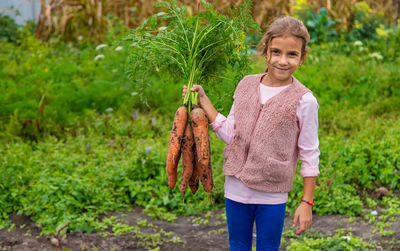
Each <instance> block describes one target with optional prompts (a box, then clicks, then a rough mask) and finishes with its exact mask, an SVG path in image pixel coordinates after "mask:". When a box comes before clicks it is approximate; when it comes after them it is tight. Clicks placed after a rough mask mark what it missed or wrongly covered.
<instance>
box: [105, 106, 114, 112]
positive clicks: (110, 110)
mask: <svg viewBox="0 0 400 251" xmlns="http://www.w3.org/2000/svg"><path fill="white" fill-rule="evenodd" d="M112 111H114V109H112V108H111V107H110V108H107V109H106V112H112Z"/></svg>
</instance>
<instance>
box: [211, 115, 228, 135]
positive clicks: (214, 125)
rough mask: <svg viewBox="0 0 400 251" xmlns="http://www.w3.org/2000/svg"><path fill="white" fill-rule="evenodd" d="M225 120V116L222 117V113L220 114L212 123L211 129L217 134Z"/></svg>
mask: <svg viewBox="0 0 400 251" xmlns="http://www.w3.org/2000/svg"><path fill="white" fill-rule="evenodd" d="M225 120H226V117H225V116H224V115H222V114H221V113H218V115H217V117H216V118H215V120H214V122H212V123H210V126H211V129H212V130H213V131H214V132H215V131H216V130H218V129H219V128H220V127H221V126H222V125H223V123H224V121H225Z"/></svg>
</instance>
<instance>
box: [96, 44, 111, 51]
mask: <svg viewBox="0 0 400 251" xmlns="http://www.w3.org/2000/svg"><path fill="white" fill-rule="evenodd" d="M107 46H108V45H106V44H99V45H98V46H97V47H96V51H98V50H100V49H101V48H104V47H107Z"/></svg>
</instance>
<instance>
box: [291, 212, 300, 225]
mask: <svg viewBox="0 0 400 251" xmlns="http://www.w3.org/2000/svg"><path fill="white" fill-rule="evenodd" d="M298 219H299V215H298V214H295V215H294V218H293V225H292V227H295V226H296V225H297V220H298Z"/></svg>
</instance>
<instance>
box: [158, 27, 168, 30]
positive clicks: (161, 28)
mask: <svg viewBox="0 0 400 251" xmlns="http://www.w3.org/2000/svg"><path fill="white" fill-rule="evenodd" d="M166 29H167V27H165V26H161V27H160V28H158V30H159V31H163V30H166Z"/></svg>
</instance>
